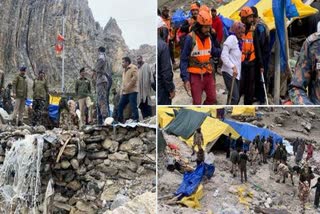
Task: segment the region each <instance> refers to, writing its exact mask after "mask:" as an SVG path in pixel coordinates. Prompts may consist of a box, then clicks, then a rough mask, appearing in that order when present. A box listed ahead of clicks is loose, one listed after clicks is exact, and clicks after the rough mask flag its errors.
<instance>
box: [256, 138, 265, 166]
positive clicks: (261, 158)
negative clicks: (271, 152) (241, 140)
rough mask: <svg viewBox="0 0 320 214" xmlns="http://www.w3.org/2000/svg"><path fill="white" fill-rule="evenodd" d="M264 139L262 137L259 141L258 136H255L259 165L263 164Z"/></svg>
mask: <svg viewBox="0 0 320 214" xmlns="http://www.w3.org/2000/svg"><path fill="white" fill-rule="evenodd" d="M264 141H265V137H264V136H263V137H262V138H261V140H260V136H259V135H258V136H257V146H258V152H259V165H261V163H262V162H263V154H264V150H263V149H264V145H263V143H264Z"/></svg>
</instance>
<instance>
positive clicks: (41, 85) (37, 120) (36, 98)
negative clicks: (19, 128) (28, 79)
mask: <svg viewBox="0 0 320 214" xmlns="http://www.w3.org/2000/svg"><path fill="white" fill-rule="evenodd" d="M32 90H33V103H32V110H33V114H32V126H36V125H44V121H45V119H44V118H43V115H44V111H46V107H47V106H48V100H49V99H48V97H49V88H48V82H47V80H46V79H45V74H44V71H43V70H40V71H39V74H38V78H37V79H36V80H34V82H33V87H32Z"/></svg>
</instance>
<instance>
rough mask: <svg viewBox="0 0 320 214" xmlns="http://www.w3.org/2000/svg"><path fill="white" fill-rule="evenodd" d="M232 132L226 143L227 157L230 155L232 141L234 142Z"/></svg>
mask: <svg viewBox="0 0 320 214" xmlns="http://www.w3.org/2000/svg"><path fill="white" fill-rule="evenodd" d="M231 136H232V134H231V133H229V136H228V137H227V139H226V143H225V144H224V146H225V150H226V158H229V157H230V147H231V143H232V138H231Z"/></svg>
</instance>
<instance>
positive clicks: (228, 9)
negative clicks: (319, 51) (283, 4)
mask: <svg viewBox="0 0 320 214" xmlns="http://www.w3.org/2000/svg"><path fill="white" fill-rule="evenodd" d="M247 2H248V0H236V1H233V2H231V3H229V4H227V5H225V6H223V7H220V8H221V9H219V8H218V10H217V11H218V13H220V14H221V15H223V16H224V17H226V18H230V19H232V20H235V21H239V20H240V17H239V11H240V9H241V8H242V6H243V5H245V4H246V3H247ZM292 3H293V4H294V5H295V6H296V8H297V10H298V12H299V17H298V18H304V17H306V16H311V15H313V14H316V13H317V12H318V10H317V9H315V8H313V7H311V6H309V5H306V4H304V3H303V2H302V1H301V0H292ZM255 7H256V8H257V10H258V12H259V16H260V17H261V18H262V19H263V21H264V22H265V23H266V25H267V26H268V28H269V29H270V30H273V29H275V21H274V16H273V12H272V0H261V1H260V2H258V3H257V4H256V5H255Z"/></svg>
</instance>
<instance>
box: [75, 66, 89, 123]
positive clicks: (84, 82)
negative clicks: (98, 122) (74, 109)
mask: <svg viewBox="0 0 320 214" xmlns="http://www.w3.org/2000/svg"><path fill="white" fill-rule="evenodd" d="M75 92H76V96H77V97H78V102H79V109H80V118H81V122H80V123H81V125H86V124H87V122H86V121H87V120H86V109H87V110H88V123H91V121H92V113H91V111H92V109H91V106H92V102H91V98H90V94H91V84H90V80H88V79H87V78H86V77H85V68H81V69H80V78H79V79H78V80H77V81H76V86H75Z"/></svg>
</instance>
